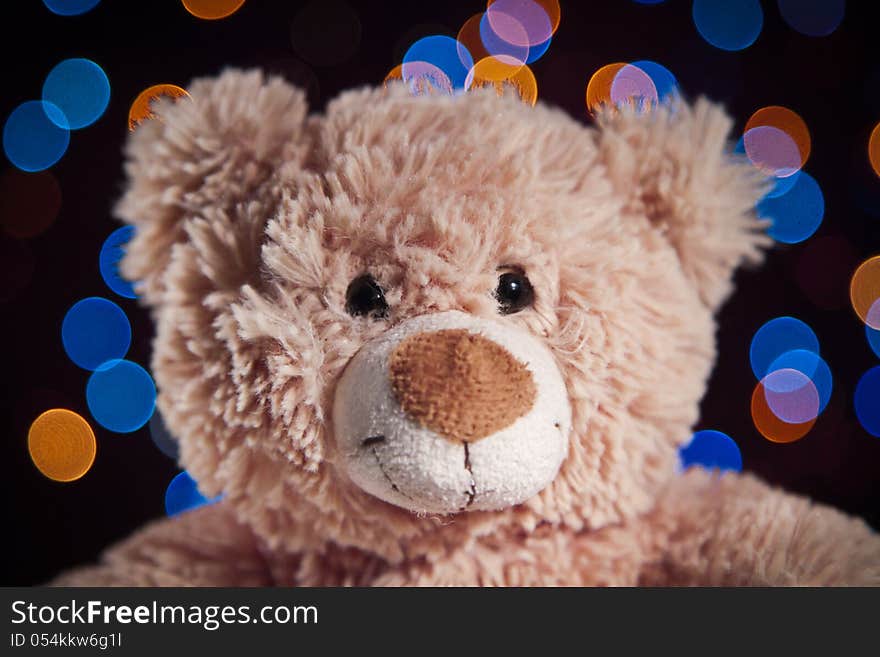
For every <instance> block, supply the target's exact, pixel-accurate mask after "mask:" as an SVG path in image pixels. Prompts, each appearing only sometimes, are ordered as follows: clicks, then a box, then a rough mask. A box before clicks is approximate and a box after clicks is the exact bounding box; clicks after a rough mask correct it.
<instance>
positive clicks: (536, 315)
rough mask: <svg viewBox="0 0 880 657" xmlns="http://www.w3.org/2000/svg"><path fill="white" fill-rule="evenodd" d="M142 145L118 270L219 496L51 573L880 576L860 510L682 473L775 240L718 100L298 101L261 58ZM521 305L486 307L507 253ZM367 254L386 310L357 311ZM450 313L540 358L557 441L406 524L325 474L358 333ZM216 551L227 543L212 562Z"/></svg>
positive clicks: (334, 467)
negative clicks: (463, 506)
mask: <svg viewBox="0 0 880 657" xmlns="http://www.w3.org/2000/svg"><path fill="white" fill-rule="evenodd" d="M189 91H190V94H191V100H190V99H187V100H183V101H181V102H177V103H172V102H170V101H168V102H164V103H160V104H159V105H158V106H157V107H156V108H155V110H156V114H157V117H158V118H157V119H156V120H154V121H151V122H148V123H146V124H144V125H142V126H141V127H140V128H138V130H137V131H135V132H134V133H133V135H132V137H131V140H130V143H129V146H128V150H127V157H128V164H127V171H128V175H129V179H130V183H129V186H128V189H127V192H126V193H125V195H124V197H123V198H122V200H121V202H120V204H119V207H118V214H119V216H120V217H121V218H122V219H124V220H125V221H127V222H130V223H132V224H134V225H135V226H136V228H137V232H136V236H135V238H134V239H133V240H132V242H131V243H130V244H129V247H128V249H127V251H128V254H127V256H126V258H125V260H124V262H123V267H124V271H125V273H126V274H127V276H128V277H129V278H131V279H134V280H137V281H139V284H138V285H139V290H140V292H141V295H142V298H143V299H144V301H145V302H146V303H147V304H148V305H149V306H150V307H151V308H152V311H153V313H154V317H155V321H156V324H157V336H156V341H155V345H154V358H153V364H152V365H153V372H154V375H155V377H156V380H157V383H158V386H159V389H160V396H159V407H160V409H161V411H162V413H163V416H164V417H165V419H166V422H167V424H168V426H169V428H170V429H171V430H172V432H173V433H174V434H175V435H176V436H177V437H178V438H179V440H180V446H181V464H182V465H183V466H184V467H186V468H187V469H188V470H189V472H190V473H191V474H192V475H193V476H194V477H195V478H196V479H197V480H198V481H199V483H200V487H201V488H202V490H203V492H204V493H205V494H206V495H208V496H213V495H216V494H218V493H220V492H223V493H225V498H224V501H223V502H221V503H219V504H218V505H217V506H215V507H210V508H203V509H199V510H196V511H193V512H190V513H187V514H184V515H183V516H181V517H178V518H175V519H173V520H161V521H157V522H156V523H154V524H153V525H151V526H150V527H147V528H145V529H144V530H142V531H141V532H140V533H138V534H136V535H135V536H134V537H132V538H131V539H129V540H128V541H127V542H126V543H123V544H122V545H121V546H119V547H116V548H114V549H112V550H111V551H110V552H108V554H107V555H106V556H105V557H104V560H103V562H102V565H100V566H97V567H94V568H90V569H86V570H82V571H74V572H73V573H70V574H66V575H64V576H62V577H61V578H60V579H59V580H57V582H56V583H59V584H108V583H120V584H123V583H127V584H168V583H176V584H180V583H191V584H251V583H277V584H299V585H324V584H345V585H349V584H370V585H398V584H419V585H425V584H493V585H533V584H606V585H633V584H880V539H878V538H877V536H875V535H873V534H871V533H870V531H869V530H868V529H867V527H866V526H865V525H864V523H862V522H861V521H858V520H854V519H848V518H845V517H844V516H842V515H841V514H839V513H838V512H837V511H834V510H832V509H829V508H826V507H821V506H815V505H811V504H810V503H809V502H808V501H807V500H805V499H801V498H798V497H794V496H791V495H788V494H785V493H783V492H781V491H777V490H774V489H771V488H770V487H768V486H766V485H765V484H762V483H760V482H758V481H756V480H754V479H753V478H752V477H750V476H748V475H744V476H736V475H725V476H723V477H720V478H719V477H713V476H712V475H709V474H707V473H703V472H699V471H695V472H689V473H688V474H686V475H684V476H678V475H676V474H675V464H676V459H677V452H676V450H677V447H678V445H679V443H681V442H682V441H683V440H685V439H687V437H688V436H689V435H690V430H691V427H692V425H693V424H694V422H695V421H696V419H697V413H698V402H699V400H700V398H701V396H702V394H703V392H704V388H705V384H706V380H707V377H708V374H709V371H710V368H711V366H712V362H713V360H714V329H715V324H714V320H713V314H714V311H715V310H716V309H717V307H718V306H719V305H720V303H722V302H723V300H724V299H725V297H726V296H727V295H728V294H729V293H730V291H731V276H732V272H733V270H734V268H735V267H736V266H738V265H740V264H742V263H743V262H756V261H758V260H759V259H760V247H762V246H763V245H765V244H767V243H768V240H767V238H766V237H765V235H764V234H763V233H762V231H761V225H760V223H759V222H758V221H757V219H756V218H755V215H754V205H755V202H756V201H757V200H758V199H759V198H760V196H761V194H762V192H763V189H764V185H765V183H764V181H763V180H762V179H761V178H760V177H759V176H758V175H757V174H756V173H755V171H754V168H753V167H751V166H750V165H748V164H747V163H745V162H743V161H738V160H736V159H733V158H732V156H730V155H729V147H728V145H727V141H726V140H727V138H728V132H729V129H730V120H729V119H728V118H727V117H726V116H725V115H724V113H723V112H722V110H721V109H719V108H718V107H716V106H713V105H711V104H710V103H708V102H707V101H705V100H699V101H697V102H696V104H695V105H694V106H693V107H691V106H688V105H686V104H684V103H680V104H678V105H676V106H674V107H671V108H667V107H661V108H656V109H654V110H653V111H651V112H649V113H639V112H636V111H634V110H633V109H631V108H622V109H621V110H618V111H615V112H611V113H608V114H606V115H604V116H602V117H600V119H599V121H598V123H597V125H596V126H595V127H584V126H583V125H581V124H579V123H577V122H575V121H574V120H572V119H571V118H569V117H568V116H566V115H564V114H563V113H561V112H559V111H557V110H554V109H551V108H548V107H546V106H543V105H541V104H538V105H537V106H536V107H534V108H532V107H529V106H526V105H525V104H523V103H521V102H519V101H517V100H516V99H514V98H510V97H504V98H500V99H499V98H498V97H497V96H496V94H495V92H494V91H493V90H477V91H473V92H470V93H468V94H467V95H465V96H461V97H455V98H450V97H439V96H430V97H413V96H412V95H410V94H409V93H408V92H407V91H406V90H405V89H404V88H403V86H402V85H391V86H389V87H388V88H384V89H383V88H379V89H361V90H355V91H351V92H347V93H344V94H342V95H341V96H340V97H339V98H337V99H336V100H335V101H333V102H332V103H331V104H330V105H329V107H328V109H327V112H326V113H325V114H324V115H322V116H313V117H309V118H307V108H306V106H305V101H304V96H303V94H302V93H301V92H299V91H297V90H294V89H292V88H290V87H289V86H288V85H287V84H285V83H284V82H282V81H280V80H277V79H272V80H265V79H264V78H263V76H262V75H261V74H260V73H259V72H239V71H228V72H226V73H224V74H223V75H221V76H220V77H219V78H216V79H203V80H197V81H196V82H194V83H193V84H192V85H191V86H190V88H189ZM502 265H505V266H506V265H515V266H517V267H519V268H521V269H522V270H524V271H525V272H526V273H527V274H528V276H529V279H530V280H531V283H532V285H533V286H534V289H535V304H534V307H533V308H531V309H526V310H524V311H522V312H520V313H517V314H513V315H509V316H500V315H499V314H498V309H497V303H496V301H495V299H493V297H492V291H493V289H494V288H495V285H496V282H497V275H498V274H497V268H498V267H499V266H502ZM364 273H369V274H371V275H372V276H374V277H375V279H376V280H377V281H378V282H379V283H380V284H381V286H382V287H383V289H384V290H385V291H386V299H387V301H388V304H389V312H388V314H387V317H386V318H384V319H371V318H366V317H359V318H352V317H351V316H350V315H349V314H347V313H346V310H345V305H346V303H345V291H346V287H347V286H348V284H349V282H350V281H351V280H352V279H354V278H356V277H357V276H359V275H362V274H364ZM452 310H454V311H459V312H462V313H468V314H471V315H473V316H475V317H477V318H487V319H491V320H493V321H495V322H500V323H502V324H508V325H510V326H511V327H516V328H517V329H519V330H524V331H528V332H530V333H531V334H532V336H534V337H535V338H536V339H538V340H540V341H541V342H542V343H543V344H544V345H545V346H546V347H547V349H548V350H549V351H550V352H551V353H552V354H553V357H554V359H555V361H556V364H557V366H558V368H559V370H560V372H561V373H562V377H563V379H564V381H565V385H566V388H567V391H568V396H569V400H568V401H569V404H570V406H571V412H572V428H571V433H570V440H569V443H570V444H569V449H568V454H567V457H566V458H565V460H564V462H563V463H562V466H561V468H560V470H559V473H558V474H557V476H556V478H555V479H554V480H553V481H552V483H550V484H549V485H548V486H547V487H546V488H544V489H543V490H542V491H541V492H540V493H539V494H537V495H535V496H534V497H532V498H530V499H528V500H526V501H525V502H523V503H522V504H518V505H516V506H512V507H509V508H506V509H503V510H500V511H472V512H467V513H458V514H452V515H444V516H432V515H421V514H414V513H412V512H409V511H407V510H404V509H402V508H399V507H396V506H393V505H391V504H388V503H386V502H384V501H382V500H380V499H378V498H376V497H373V496H372V495H370V494H368V493H366V492H365V491H363V490H362V489H361V488H359V487H358V486H356V485H354V484H353V482H352V481H351V480H350V478H349V477H348V476H346V474H345V471H344V469H343V468H340V467H339V463H340V459H339V458H338V453H337V446H336V443H335V441H334V433H333V425H332V418H331V408H332V402H333V395H334V390H335V386H336V382H337V381H338V379H339V377H340V375H341V373H342V371H343V369H344V367H345V365H346V364H347V363H348V362H349V360H350V359H351V358H352V357H353V356H354V355H355V354H356V353H357V352H358V350H359V349H360V348H361V346H362V345H364V344H365V343H367V342H368V341H370V340H372V339H374V338H377V337H379V336H381V335H382V334H383V333H384V332H385V331H387V330H388V329H389V328H391V327H393V326H396V325H398V324H400V323H401V322H402V321H404V320H406V319H409V318H412V317H416V316H419V315H425V314H431V313H439V312H443V311H452ZM218 561H219V562H221V563H215V562H218Z"/></svg>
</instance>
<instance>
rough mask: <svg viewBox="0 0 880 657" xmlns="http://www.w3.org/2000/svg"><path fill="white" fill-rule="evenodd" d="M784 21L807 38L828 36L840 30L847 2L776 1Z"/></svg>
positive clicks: (839, 0)
mask: <svg viewBox="0 0 880 657" xmlns="http://www.w3.org/2000/svg"><path fill="white" fill-rule="evenodd" d="M776 4H777V5H778V6H779V13H780V14H782V20H784V21H785V22H786V23H788V26H789V27H791V28H792V29H793V30H796V31H798V32H800V33H801V34H804V35H806V36H816V37H821V36H828V35H829V34H831V33H832V32H834V30H836V29H837V28H838V26H839V25H840V23H841V22H842V21H843V15H844V13H845V11H846V0H776Z"/></svg>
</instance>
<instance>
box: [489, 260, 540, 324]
mask: <svg viewBox="0 0 880 657" xmlns="http://www.w3.org/2000/svg"><path fill="white" fill-rule="evenodd" d="M495 298H496V299H498V309H499V311H500V312H501V314H502V315H510V314H512V313H518V312H519V311H520V310H522V309H523V308H525V307H527V306H531V305H532V303H533V302H534V301H535V290H534V288H533V287H532V284H531V283H530V282H529V279H528V277H527V276H526V275H525V273H524V272H521V271H508V272H504V273H503V274H501V276H499V277H498V287H497V288H495Z"/></svg>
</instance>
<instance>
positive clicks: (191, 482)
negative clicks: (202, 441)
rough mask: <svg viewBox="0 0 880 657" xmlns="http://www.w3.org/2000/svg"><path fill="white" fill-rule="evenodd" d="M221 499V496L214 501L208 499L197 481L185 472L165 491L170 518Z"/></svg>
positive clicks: (166, 510)
mask: <svg viewBox="0 0 880 657" xmlns="http://www.w3.org/2000/svg"><path fill="white" fill-rule="evenodd" d="M219 499H220V496H218V497H216V498H214V499H213V500H209V499H207V498H206V497H205V496H204V495H202V494H201V493H200V492H199V488H198V485H197V484H196V481H195V479H193V478H192V477H191V476H190V475H189V473H188V472H185V471H184V472H181V473H180V474H178V475H177V476H175V477H174V479H172V480H171V483H169V484H168V488H167V489H166V490H165V513H167V514H168V515H169V516H176V515H177V514H179V513H183V512H184V511H190V510H192V509H197V508H198V507H200V506H205V505H206V504H213V503H214V502H216V501H218V500H219Z"/></svg>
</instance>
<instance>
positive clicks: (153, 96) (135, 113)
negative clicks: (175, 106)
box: [128, 84, 189, 130]
mask: <svg viewBox="0 0 880 657" xmlns="http://www.w3.org/2000/svg"><path fill="white" fill-rule="evenodd" d="M162 97H165V98H171V99H174V100H177V99H178V98H189V94H188V93H187V91H186V89H184V88H182V87H178V86H177V85H176V84H154V85H153V86H151V87H147V88H146V89H144V90H143V91H142V92H140V93H139V94H138V95H137V98H135V99H134V102H133V103H132V104H131V107H130V108H129V110H128V129H129V130H134V129H135V128H136V127H137V126H138V125H140V123H141V122H143V121H146V120H147V119H152V118H153V117H154V116H155V115H154V114H153V111H152V109H151V107H150V106H151V104H152V103H153V101H154V100H157V99H158V98H162Z"/></svg>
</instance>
